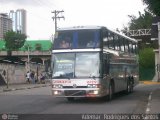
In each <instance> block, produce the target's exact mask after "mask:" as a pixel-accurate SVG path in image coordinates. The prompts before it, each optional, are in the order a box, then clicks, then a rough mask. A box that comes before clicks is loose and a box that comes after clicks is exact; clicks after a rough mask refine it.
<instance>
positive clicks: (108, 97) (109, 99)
mask: <svg viewBox="0 0 160 120" xmlns="http://www.w3.org/2000/svg"><path fill="white" fill-rule="evenodd" d="M113 88H114V87H113V84H110V85H109V94H108V95H107V101H111V100H112V99H113V91H114V90H113Z"/></svg>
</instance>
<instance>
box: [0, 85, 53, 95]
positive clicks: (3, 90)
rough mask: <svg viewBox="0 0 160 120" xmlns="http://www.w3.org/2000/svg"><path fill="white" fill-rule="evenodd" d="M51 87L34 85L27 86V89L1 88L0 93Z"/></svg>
mask: <svg viewBox="0 0 160 120" xmlns="http://www.w3.org/2000/svg"><path fill="white" fill-rule="evenodd" d="M48 86H51V85H50V84H45V85H35V86H29V87H20V88H3V89H2V90H0V93H1V92H9V91H16V90H25V89H32V88H40V87H48Z"/></svg>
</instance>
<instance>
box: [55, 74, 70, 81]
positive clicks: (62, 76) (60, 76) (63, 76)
mask: <svg viewBox="0 0 160 120" xmlns="http://www.w3.org/2000/svg"><path fill="white" fill-rule="evenodd" d="M56 78H67V79H68V80H70V77H67V76H65V75H59V76H54V77H53V79H56Z"/></svg>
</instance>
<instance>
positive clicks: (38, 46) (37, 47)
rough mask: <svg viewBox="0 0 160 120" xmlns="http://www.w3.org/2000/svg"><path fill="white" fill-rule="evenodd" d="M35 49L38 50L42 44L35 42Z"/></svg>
mask: <svg viewBox="0 0 160 120" xmlns="http://www.w3.org/2000/svg"><path fill="white" fill-rule="evenodd" d="M35 50H38V51H40V50H42V45H41V44H39V43H37V44H35Z"/></svg>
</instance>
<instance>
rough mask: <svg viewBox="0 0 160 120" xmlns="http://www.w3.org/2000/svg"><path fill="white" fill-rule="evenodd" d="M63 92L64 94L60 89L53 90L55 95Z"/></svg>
mask: <svg viewBox="0 0 160 120" xmlns="http://www.w3.org/2000/svg"><path fill="white" fill-rule="evenodd" d="M61 94H62V91H59V90H55V91H53V95H61Z"/></svg>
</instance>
